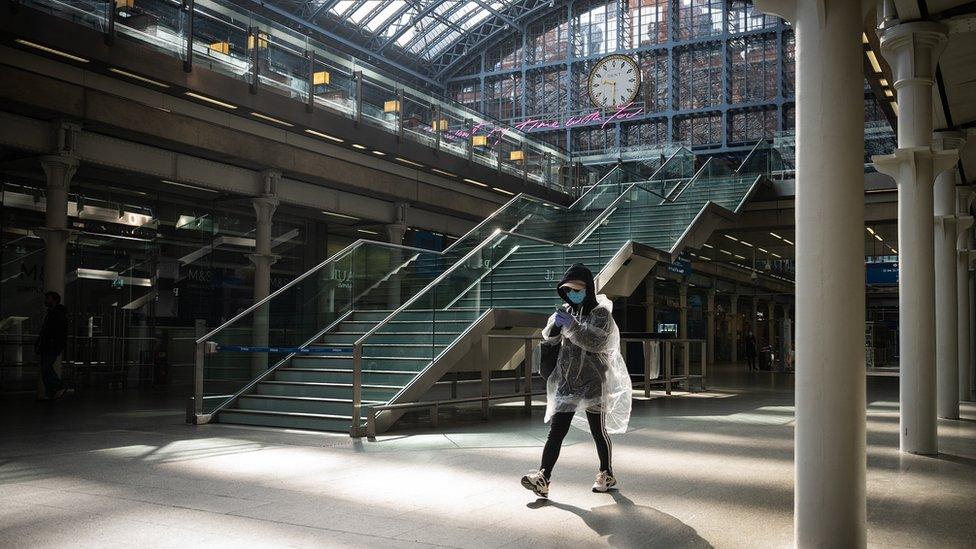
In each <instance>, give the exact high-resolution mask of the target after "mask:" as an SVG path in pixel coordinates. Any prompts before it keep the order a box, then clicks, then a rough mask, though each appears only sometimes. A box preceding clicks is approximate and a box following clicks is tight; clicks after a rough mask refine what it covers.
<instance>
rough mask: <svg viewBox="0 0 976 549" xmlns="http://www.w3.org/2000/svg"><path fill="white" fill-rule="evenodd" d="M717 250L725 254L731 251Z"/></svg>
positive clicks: (729, 253) (730, 253)
mask: <svg viewBox="0 0 976 549" xmlns="http://www.w3.org/2000/svg"><path fill="white" fill-rule="evenodd" d="M719 251H720V252H722V253H723V254H725V255H732V252H730V251H728V250H719Z"/></svg>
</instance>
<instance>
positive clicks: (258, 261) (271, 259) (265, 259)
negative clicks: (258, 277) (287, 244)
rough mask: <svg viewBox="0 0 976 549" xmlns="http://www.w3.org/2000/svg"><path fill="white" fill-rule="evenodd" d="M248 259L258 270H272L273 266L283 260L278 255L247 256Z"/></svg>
mask: <svg viewBox="0 0 976 549" xmlns="http://www.w3.org/2000/svg"><path fill="white" fill-rule="evenodd" d="M247 258H248V259H250V260H251V263H254V266H255V267H256V268H259V269H260V268H262V267H267V268H270V267H271V266H272V265H274V264H275V263H277V262H278V260H279V259H281V256H280V255H277V254H247Z"/></svg>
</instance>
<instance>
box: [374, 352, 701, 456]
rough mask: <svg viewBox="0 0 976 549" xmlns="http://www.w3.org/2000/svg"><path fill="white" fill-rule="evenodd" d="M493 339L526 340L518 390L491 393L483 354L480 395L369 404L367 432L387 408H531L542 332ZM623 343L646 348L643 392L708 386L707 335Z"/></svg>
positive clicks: (433, 417)
mask: <svg viewBox="0 0 976 549" xmlns="http://www.w3.org/2000/svg"><path fill="white" fill-rule="evenodd" d="M492 339H517V340H522V341H523V342H524V343H523V345H524V347H523V352H524V358H523V360H522V366H521V368H516V369H515V373H516V377H515V379H514V381H515V387H516V392H514V393H506V394H501V395H492V394H491V371H490V370H489V368H488V363H489V361H488V360H487V357H484V359H483V361H482V368H481V396H480V397H466V398H451V399H447V400H429V401H420V402H404V403H398V404H374V405H372V406H368V407H367V408H366V436H367V437H370V438H373V437H375V436H376V414H377V413H379V412H382V411H388V410H410V409H429V410H430V418H431V424H432V425H433V426H434V427H436V426H437V418H438V414H439V412H440V408H441V407H444V406H456V405H460V404H473V403H478V402H480V403H481V407H482V408H481V409H482V418H484V419H488V417H489V415H490V406H489V405H490V403H491V402H492V401H495V400H505V399H510V398H523V399H524V407H525V410H526V411H529V412H531V410H532V398H533V397H536V396H543V395H545V394H546V392H545V391H540V392H535V391H533V389H532V386H533V377H534V376H533V372H532V366H533V363H534V354H535V342H536V341H541V340H542V336H520V335H504V334H488V335H486V336H484V338H482V347H483V348H486V347H487V349H486V350H488V351H490V346H489V345H487V344H488V342H489V341H490V340H492ZM620 341H621V343H624V344H626V343H629V342H635V341H636V342H641V344H642V345H643V351H644V371H643V380H642V381H641V382H639V383H637V384H636V385H635V387H640V388H642V389H643V390H644V396H645V397H650V391H651V386H653V385H663V386H664V390H665V393H666V394H668V395H670V394H671V388H672V387H673V386H674V385H675V384H682V385H684V387H685V389H686V390H687V391H689V392H690V391H691V381H692V380H697V381H698V387H699V390H700V391H704V390H705V376H706V367H705V361H706V359H707V353H706V344H707V343H706V340H704V339H658V338H654V337H652V336H650V335H628V336H627V337H621V338H620ZM696 343H697V344H699V345H701V369H700V371H699V373H697V374H692V373H691V347H692V345H693V344H696ZM677 346H680V347H681V348H682V349H683V351H684V352H683V353H682V354H683V357H682V362H683V367H682V374H681V375H674V355H675V353H674V350H675V347H677ZM662 348H663V350H664V368H663V373H662V374H661V375H662V376H663V377H661V378H660V379H651V376H650V374H651V360H652V358H651V357H654V358H655V359H657V358H658V357H660V356H661V355H660V351H661V349H662ZM519 371H521V379H524V380H525V383H524V384H521V389H522V390H521V391H519V385H520V383H519V381H520V376H519ZM537 380H539V381H542V382H543V384H544V383H545V380H544V379H541V378H537ZM452 395H456V390H452Z"/></svg>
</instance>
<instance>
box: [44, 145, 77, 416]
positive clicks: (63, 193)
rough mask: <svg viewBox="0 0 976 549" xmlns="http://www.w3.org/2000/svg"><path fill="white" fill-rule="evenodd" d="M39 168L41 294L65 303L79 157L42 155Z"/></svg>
mask: <svg viewBox="0 0 976 549" xmlns="http://www.w3.org/2000/svg"><path fill="white" fill-rule="evenodd" d="M41 168H42V169H43V170H44V175H45V176H46V178H47V187H46V190H45V192H46V195H47V196H46V200H45V202H44V226H43V227H37V228H35V229H34V234H36V235H37V236H39V237H41V239H42V240H43V241H44V291H45V292H57V293H58V295H60V296H61V301H62V303H64V302H65V301H66V296H65V274H66V271H67V263H68V237H69V236H70V234H71V231H70V230H69V229H68V187H69V186H70V184H71V178H72V177H74V175H75V172H76V171H77V170H78V158H77V157H75V156H73V155H70V154H68V155H50V156H42V157H41ZM39 327H40V325H38V328H39ZM54 371H55V372H57V374H58V375H61V358H59V359H58V360H57V361H56V362H55V363H54ZM37 396H38V398H44V397H45V396H46V392H45V390H44V380H43V379H41V377H40V375H38V377H37Z"/></svg>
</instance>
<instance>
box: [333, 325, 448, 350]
mask: <svg viewBox="0 0 976 549" xmlns="http://www.w3.org/2000/svg"><path fill="white" fill-rule="evenodd" d="M426 327H427V328H430V327H431V324H430V323H427V325H426ZM365 333H366V332H365V330H364V331H362V332H334V333H328V334H325V336H324V337H323V341H322V345H323V346H326V347H328V346H333V345H352V344H353V343H355V342H356V340H357V339H359V338H360V337H362V336H363V335H365ZM459 333H461V331H460V330H458V331H456V332H445V331H440V332H437V333H436V334H431V332H430V331H416V332H396V333H385V332H377V333H375V334H373V335H372V336H371V337H370V338H369V341H370V343H415V342H417V341H428V342H430V341H431V340H432V339H433V342H434V343H437V344H441V345H447V344H449V343H451V342H452V341H454V339H455V338H456V337H457V336H458V334H459Z"/></svg>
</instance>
